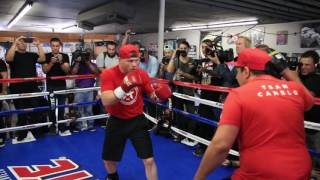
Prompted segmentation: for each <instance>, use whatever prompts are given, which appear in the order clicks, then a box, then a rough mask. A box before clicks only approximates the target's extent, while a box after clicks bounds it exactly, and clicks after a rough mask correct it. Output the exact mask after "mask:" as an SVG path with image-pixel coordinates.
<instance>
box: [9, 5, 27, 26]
mask: <svg viewBox="0 0 320 180" xmlns="http://www.w3.org/2000/svg"><path fill="white" fill-rule="evenodd" d="M32 4H33V2H32V1H30V0H27V1H26V2H25V3H24V4H23V6H22V7H21V8H20V9H19V11H18V13H17V14H16V15H15V16H14V17H13V18H12V19H11V20H10V21H9V23H8V25H7V27H8V28H11V27H12V26H13V25H14V24H16V23H17V22H18V21H19V20H20V19H21V18H22V17H23V16H24V15H25V14H26V13H27V12H28V11H29V10H30V9H31V8H32Z"/></svg>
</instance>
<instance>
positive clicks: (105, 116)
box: [58, 114, 110, 124]
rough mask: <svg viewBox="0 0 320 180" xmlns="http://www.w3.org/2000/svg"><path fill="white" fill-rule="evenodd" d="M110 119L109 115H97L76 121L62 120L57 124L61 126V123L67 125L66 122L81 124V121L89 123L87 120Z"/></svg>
mask: <svg viewBox="0 0 320 180" xmlns="http://www.w3.org/2000/svg"><path fill="white" fill-rule="evenodd" d="M108 117H110V115H109V114H99V115H94V116H87V117H80V118H76V119H72V118H70V119H63V120H58V124H63V123H68V122H73V121H75V122H82V121H89V120H96V119H103V118H108Z"/></svg>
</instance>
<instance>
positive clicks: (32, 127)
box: [0, 122, 52, 133]
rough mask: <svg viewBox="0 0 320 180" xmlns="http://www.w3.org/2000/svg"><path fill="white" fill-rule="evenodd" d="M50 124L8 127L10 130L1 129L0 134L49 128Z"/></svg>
mask: <svg viewBox="0 0 320 180" xmlns="http://www.w3.org/2000/svg"><path fill="white" fill-rule="evenodd" d="M51 124H52V122H46V123H37V124H29V125H25V126H16V127H10V128H2V129H0V133H5V132H11V131H19V130H26V129H34V128H38V127H42V126H49V125H51Z"/></svg>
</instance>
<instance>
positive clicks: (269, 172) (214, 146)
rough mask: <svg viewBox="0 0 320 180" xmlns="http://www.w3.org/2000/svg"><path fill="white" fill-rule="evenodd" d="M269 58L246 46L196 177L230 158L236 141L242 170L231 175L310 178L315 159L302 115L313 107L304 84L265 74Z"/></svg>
mask: <svg viewBox="0 0 320 180" xmlns="http://www.w3.org/2000/svg"><path fill="white" fill-rule="evenodd" d="M270 60H271V57H270V56H269V55H268V54H267V53H266V52H264V51H262V50H260V49H251V48H248V49H245V50H243V51H242V52H241V53H240V54H239V56H238V60H237V61H236V62H235V66H236V69H237V76H236V78H237V81H238V82H239V84H240V87H239V88H235V89H232V90H231V91H230V93H229V95H228V97H227V99H226V101H225V104H224V108H223V112H222V115H221V119H220V123H219V127H218V129H217V131H216V134H215V136H214V137H213V139H212V141H211V144H210V145H209V147H208V148H207V151H206V152H205V155H204V157H203V160H202V161H201V164H200V166H199V169H198V171H197V173H196V175H195V177H194V179H195V180H202V179H205V177H206V176H208V175H209V173H210V172H211V171H212V170H214V169H215V168H217V167H218V166H219V165H220V164H221V162H222V161H223V160H224V159H225V157H226V156H227V154H228V152H229V150H230V148H231V146H232V144H233V143H234V141H235V140H236V139H237V141H238V144H239V150H240V164H241V166H240V168H239V169H237V170H236V171H235V173H234V174H233V176H232V179H260V180H261V179H262V180H263V179H265V180H267V179H268V180H269V179H308V178H309V177H310V170H311V160H310V155H309V153H308V151H307V148H306V144H305V133H304V127H303V113H304V111H306V110H308V109H310V108H311V107H312V105H313V101H314V99H313V97H312V95H311V94H310V93H309V92H308V91H307V90H306V89H305V88H304V87H303V85H302V84H301V83H297V82H293V81H283V80H279V79H276V78H274V77H272V76H270V75H266V74H265V73H264V71H263V70H264V68H265V65H266V63H267V62H269V61H270Z"/></svg>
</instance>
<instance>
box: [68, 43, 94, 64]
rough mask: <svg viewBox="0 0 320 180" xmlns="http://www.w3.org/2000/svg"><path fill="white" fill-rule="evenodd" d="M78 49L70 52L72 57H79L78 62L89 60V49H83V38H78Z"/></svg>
mask: <svg viewBox="0 0 320 180" xmlns="http://www.w3.org/2000/svg"><path fill="white" fill-rule="evenodd" d="M79 42H80V44H79V45H80V46H79V49H77V50H76V51H74V52H73V53H72V59H74V60H76V59H78V58H79V57H80V59H81V60H80V62H81V63H83V62H86V61H89V60H90V49H84V40H83V39H80V40H79Z"/></svg>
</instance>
